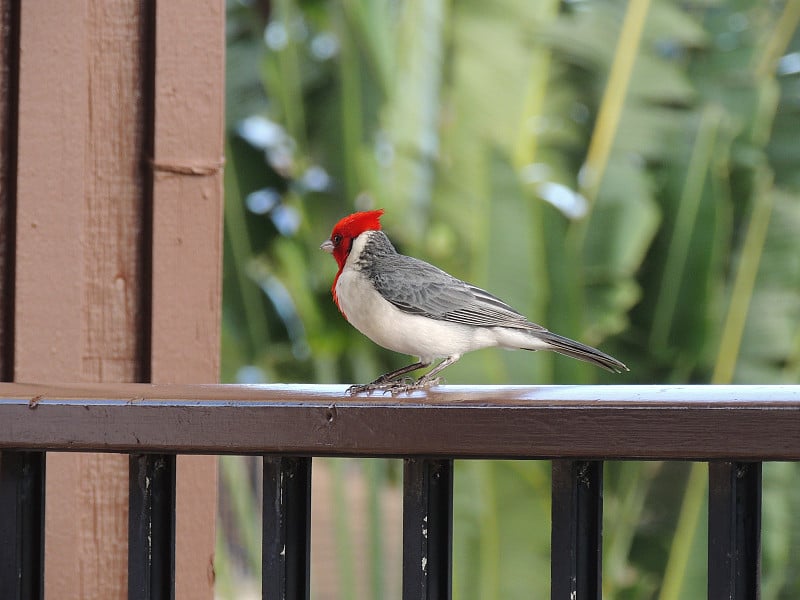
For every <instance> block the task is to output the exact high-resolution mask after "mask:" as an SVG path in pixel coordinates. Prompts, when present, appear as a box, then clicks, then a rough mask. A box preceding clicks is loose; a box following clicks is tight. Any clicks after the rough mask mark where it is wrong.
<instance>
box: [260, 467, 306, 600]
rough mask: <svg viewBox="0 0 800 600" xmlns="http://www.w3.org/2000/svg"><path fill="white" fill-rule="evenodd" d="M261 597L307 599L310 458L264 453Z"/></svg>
mask: <svg viewBox="0 0 800 600" xmlns="http://www.w3.org/2000/svg"><path fill="white" fill-rule="evenodd" d="M262 519H263V538H262V542H261V552H262V556H261V562H262V574H261V597H262V598H264V600H308V598H309V592H310V575H311V571H310V567H311V459H310V458H296V457H278V456H265V457H264V506H263V513H262Z"/></svg>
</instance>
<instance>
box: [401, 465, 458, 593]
mask: <svg viewBox="0 0 800 600" xmlns="http://www.w3.org/2000/svg"><path fill="white" fill-rule="evenodd" d="M452 593H453V461H452V460H450V459H444V460H432V459H428V458H407V459H405V460H404V461H403V600H417V599H422V600H449V599H450V598H451V597H452Z"/></svg>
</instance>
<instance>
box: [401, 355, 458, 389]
mask: <svg viewBox="0 0 800 600" xmlns="http://www.w3.org/2000/svg"><path fill="white" fill-rule="evenodd" d="M459 358H461V355H460V354H453V355H452V356H448V357H447V358H445V359H444V360H443V361H442V362H440V363H439V364H438V365H436V366H435V367H433V368H432V369H431V370H430V371H428V372H427V373H425V375H423V376H422V377H420V378H419V379H417V380H416V381H415V382H414V383H412V384H411V385H410V386H408V388H407V390H406V391H408V390H416V389H421V388H426V387H430V386H432V385H436V384H437V383H439V378H438V377H436V374H437V373H441V372H442V370H444V369H446V368H447V367H449V366H450V365H452V364H453V363H454V362H456V361H457V360H458V359H459Z"/></svg>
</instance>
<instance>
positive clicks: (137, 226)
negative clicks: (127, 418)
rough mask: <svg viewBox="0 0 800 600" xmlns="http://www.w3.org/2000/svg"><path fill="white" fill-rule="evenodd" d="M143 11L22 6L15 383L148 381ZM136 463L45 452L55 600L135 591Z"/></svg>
mask: <svg viewBox="0 0 800 600" xmlns="http://www.w3.org/2000/svg"><path fill="white" fill-rule="evenodd" d="M141 10H142V3H141V2H138V1H136V0H126V1H121V2H112V3H106V2H102V0H70V1H68V2H60V3H56V4H54V5H49V6H48V7H47V9H46V10H42V6H40V5H37V4H36V3H23V6H22V14H21V25H22V29H21V39H20V48H21V50H20V52H21V66H20V120H19V129H20V136H19V171H18V172H19V176H18V181H17V185H18V215H17V216H18V220H17V261H18V266H17V283H16V285H17V296H16V307H17V311H16V318H15V322H16V330H17V336H16V355H17V360H16V365H15V379H16V380H25V381H48V380H49V381H52V380H72V381H136V380H137V379H138V377H139V364H140V363H141V357H140V350H139V349H140V345H141V338H142V337H143V334H142V333H141V331H142V311H141V306H140V305H141V300H140V297H141V296H140V293H141V292H140V290H141V286H142V265H141V260H142V254H143V253H142V248H141V241H140V240H141V232H142V228H143V225H144V223H143V217H142V214H143V205H142V203H143V181H144V179H143V172H142V168H141V165H142V157H143V148H142V144H143V131H144V123H143V117H142V114H143V110H142V108H141V107H142V79H143V76H144V74H143V73H142V71H141V60H140V56H141V44H142V40H141V37H142V31H143V30H144V27H143V24H142V17H141V14H140V13H141ZM127 469H128V461H127V458H126V457H123V456H116V455H96V454H77V455H63V454H62V455H58V454H54V455H50V456H48V466H47V476H48V477H47V480H48V481H47V486H48V492H47V517H46V518H47V544H46V558H45V562H46V573H47V579H46V589H45V591H46V594H47V596H48V597H60V598H81V599H83V598H88V599H94V598H96V599H107V598H124V597H126V591H127V569H126V567H127V510H128V477H127Z"/></svg>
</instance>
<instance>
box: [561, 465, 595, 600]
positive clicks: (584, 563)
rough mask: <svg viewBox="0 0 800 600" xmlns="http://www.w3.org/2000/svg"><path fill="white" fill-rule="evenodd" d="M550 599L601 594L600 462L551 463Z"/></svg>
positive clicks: (586, 599)
mask: <svg viewBox="0 0 800 600" xmlns="http://www.w3.org/2000/svg"><path fill="white" fill-rule="evenodd" d="M552 514H553V525H552V533H551V549H552V550H551V557H550V574H551V580H550V581H551V583H550V585H551V588H550V597H551V598H552V599H553V600H563V599H565V598H569V599H570V600H589V599H592V600H594V599H597V600H599V599H600V598H601V597H602V555H603V535H602V530H603V463H602V461H571V460H554V461H553V508H552Z"/></svg>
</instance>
